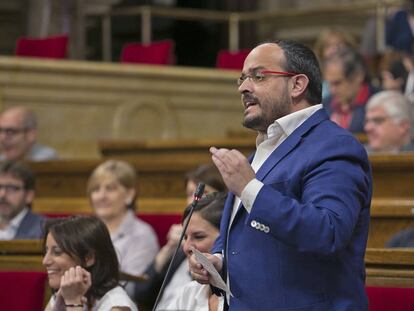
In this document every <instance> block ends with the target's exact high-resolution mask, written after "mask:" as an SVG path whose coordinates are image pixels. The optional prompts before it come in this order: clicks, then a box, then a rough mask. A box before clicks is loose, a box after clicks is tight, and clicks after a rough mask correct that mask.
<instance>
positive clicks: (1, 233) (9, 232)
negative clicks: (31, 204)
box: [0, 207, 29, 240]
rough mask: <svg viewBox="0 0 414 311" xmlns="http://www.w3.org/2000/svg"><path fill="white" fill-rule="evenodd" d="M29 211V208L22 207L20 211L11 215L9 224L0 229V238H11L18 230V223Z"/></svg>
mask: <svg viewBox="0 0 414 311" xmlns="http://www.w3.org/2000/svg"><path fill="white" fill-rule="evenodd" d="M28 212H29V208H28V207H25V208H23V209H22V210H21V211H20V213H18V214H17V215H16V216H14V217H13V219H12V220H11V221H10V223H9V225H8V226H7V227H6V228H5V229H0V240H13V239H14V237H15V236H16V233H17V230H19V227H20V224H21V222H22V221H23V218H24V216H26V214H27V213H28Z"/></svg>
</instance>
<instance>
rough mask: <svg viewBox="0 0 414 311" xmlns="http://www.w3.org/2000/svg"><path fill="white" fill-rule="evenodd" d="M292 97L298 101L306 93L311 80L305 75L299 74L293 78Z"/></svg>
mask: <svg viewBox="0 0 414 311" xmlns="http://www.w3.org/2000/svg"><path fill="white" fill-rule="evenodd" d="M291 81H292V82H291V83H292V85H291V87H292V90H291V93H290V94H291V96H292V98H294V99H296V98H298V97H300V96H301V95H302V94H303V93H305V91H306V88H307V87H308V85H309V78H308V77H307V76H306V75H305V74H298V75H296V76H294V77H292V78H291Z"/></svg>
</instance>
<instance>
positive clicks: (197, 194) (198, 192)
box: [152, 183, 205, 311]
mask: <svg viewBox="0 0 414 311" xmlns="http://www.w3.org/2000/svg"><path fill="white" fill-rule="evenodd" d="M204 187H205V185H204V184H203V183H199V184H198V185H197V189H196V191H195V192H194V198H193V202H192V203H191V209H190V212H189V213H188V217H187V221H185V224H184V227H183V232H181V236H180V240H179V242H178V245H177V248H176V249H175V251H174V255H173V256H172V258H171V260H170V264H169V265H168V269H167V272H166V273H165V276H164V280H163V282H162V285H161V288H160V291H159V292H158V295H157V299H156V300H155V303H154V307H153V308H152V311H156V309H157V306H158V303H159V302H160V300H161V297H162V294H163V292H164V289H165V286H166V285H167V284H166V283H165V281H166V280H167V279H168V276H169V274H170V272H171V271H170V270H171V266H172V263H173V262H174V259H175V257H176V255H177V253H178V250H179V248H180V247H181V243H182V241H183V239H184V235H185V232H186V231H187V227H188V224H189V223H190V219H191V216H192V215H193V212H194V208H195V207H196V206H197V204H198V201H200V199H201V197H202V196H203V193H204Z"/></svg>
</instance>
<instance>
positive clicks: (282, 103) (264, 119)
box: [242, 93, 290, 132]
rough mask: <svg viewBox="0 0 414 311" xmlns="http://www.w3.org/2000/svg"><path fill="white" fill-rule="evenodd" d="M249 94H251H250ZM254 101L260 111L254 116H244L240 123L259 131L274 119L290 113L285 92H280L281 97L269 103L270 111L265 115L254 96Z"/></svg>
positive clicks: (264, 129) (264, 128)
mask: <svg viewBox="0 0 414 311" xmlns="http://www.w3.org/2000/svg"><path fill="white" fill-rule="evenodd" d="M250 96H251V95H250ZM255 102H256V104H257V105H259V106H260V108H262V109H261V113H260V114H258V115H256V116H254V117H251V118H249V117H245V118H244V119H243V121H242V125H243V126H244V127H246V128H249V129H252V130H256V131H259V132H266V131H267V128H268V127H269V126H270V125H271V124H273V123H274V122H275V120H277V119H279V118H282V117H284V116H286V115H288V114H289V113H290V101H289V98H288V96H286V93H283V94H282V97H280V98H279V99H277V100H275V101H274V102H273V103H271V104H269V106H270V107H271V109H270V113H268V114H267V115H266V114H265V112H264V111H263V106H262V104H261V102H260V101H259V100H258V99H257V98H255Z"/></svg>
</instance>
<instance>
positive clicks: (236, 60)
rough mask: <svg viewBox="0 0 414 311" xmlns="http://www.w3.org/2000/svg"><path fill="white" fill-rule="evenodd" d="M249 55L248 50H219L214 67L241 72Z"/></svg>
mask: <svg viewBox="0 0 414 311" xmlns="http://www.w3.org/2000/svg"><path fill="white" fill-rule="evenodd" d="M249 53H250V50H249V49H244V50H240V51H237V52H230V51H227V50H221V51H220V52H219V53H218V55H217V62H216V67H217V68H221V69H234V70H242V69H243V64H244V60H245V59H246V57H247V55H248V54H249Z"/></svg>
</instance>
